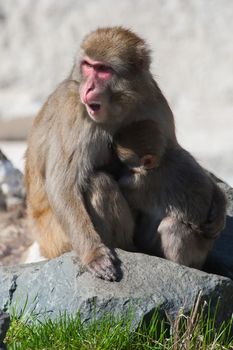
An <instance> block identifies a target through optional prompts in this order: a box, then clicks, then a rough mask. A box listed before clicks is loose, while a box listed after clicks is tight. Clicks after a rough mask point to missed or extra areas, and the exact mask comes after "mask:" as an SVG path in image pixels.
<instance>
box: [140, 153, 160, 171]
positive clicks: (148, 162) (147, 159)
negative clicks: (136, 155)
mask: <svg viewBox="0 0 233 350" xmlns="http://www.w3.org/2000/svg"><path fill="white" fill-rule="evenodd" d="M140 165H141V166H143V167H144V168H145V169H147V170H149V169H154V168H157V167H158V166H159V158H158V156H156V155H152V154H146V155H145V156H143V157H142V158H141V160H140Z"/></svg>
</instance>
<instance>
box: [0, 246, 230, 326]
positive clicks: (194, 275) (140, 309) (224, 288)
mask: <svg viewBox="0 0 233 350" xmlns="http://www.w3.org/2000/svg"><path fill="white" fill-rule="evenodd" d="M117 253H118V257H119V259H120V261H121V269H122V271H123V277H122V279H121V280H120V281H119V282H107V281H103V280H100V279H98V278H95V277H93V276H92V275H91V274H90V273H89V272H86V271H84V270H83V269H82V267H81V266H80V265H79V264H78V263H77V262H76V261H75V259H74V254H73V253H67V254H65V255H63V256H61V257H59V258H56V259H54V260H50V261H46V262H40V263H37V264H31V265H27V266H23V265H21V266H18V267H3V268H1V269H0V307H1V308H3V309H4V310H6V309H7V308H8V307H9V306H10V305H12V304H13V305H15V307H16V310H17V312H18V313H19V314H20V312H21V310H22V309H23V308H24V307H25V304H26V310H27V311H34V312H35V313H38V314H39V315H42V316H43V315H48V316H49V317H51V318H54V317H55V316H57V315H59V314H60V313H64V312H66V313H68V314H75V313H76V312H77V311H78V310H80V313H81V316H82V319H83V320H84V321H87V320H89V319H90V318H91V317H93V316H94V315H95V316H96V317H100V316H101V315H103V314H106V313H114V314H125V313H126V311H127V310H128V309H130V308H132V309H133V310H134V312H135V318H134V322H135V326H136V325H137V324H138V322H139V321H140V320H141V319H142V318H146V317H147V316H148V315H150V314H151V313H152V312H153V311H154V310H155V309H156V308H158V307H159V308H160V310H161V313H164V312H166V313H167V314H168V315H170V317H172V318H173V317H174V316H175V315H176V314H177V312H178V310H179V309H180V308H181V307H183V308H184V312H188V311H190V309H191V308H192V306H193V304H194V302H195V300H196V298H197V295H198V293H199V292H200V291H202V298H203V300H206V301H209V300H210V298H211V300H212V304H211V305H212V307H214V306H216V304H217V301H218V299H219V309H218V320H219V321H222V320H225V319H228V318H229V317H230V316H231V315H232V312H233V282H232V281H231V280H230V279H228V278H225V277H220V276H217V275H212V274H207V273H205V272H202V271H198V270H195V269H190V268H187V267H184V266H181V265H178V264H175V263H172V262H169V261H166V260H164V259H160V258H157V257H152V256H148V255H144V254H136V253H128V252H125V251H121V250H117ZM226 301H227V302H226Z"/></svg>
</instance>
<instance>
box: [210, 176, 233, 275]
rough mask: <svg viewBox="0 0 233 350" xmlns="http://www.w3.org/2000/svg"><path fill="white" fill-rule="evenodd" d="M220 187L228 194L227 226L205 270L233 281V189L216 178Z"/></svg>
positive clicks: (215, 245)
mask: <svg viewBox="0 0 233 350" xmlns="http://www.w3.org/2000/svg"><path fill="white" fill-rule="evenodd" d="M212 176H213V178H214V179H215V180H216V182H217V183H218V185H219V186H220V187H221V188H222V190H223V191H224V192H225V193H226V196H227V200H228V207H227V219H226V226H225V229H224V230H223V232H222V234H221V235H220V237H219V239H218V240H216V242H215V244H214V247H213V249H212V251H211V252H210V254H209V257H208V259H207V262H206V266H205V270H206V271H207V272H212V273H216V274H219V275H223V276H225V277H229V278H231V279H232V280H233V255H232V252H233V188H231V187H230V186H229V185H227V184H226V183H224V182H223V181H221V180H219V179H218V178H216V176H214V175H212Z"/></svg>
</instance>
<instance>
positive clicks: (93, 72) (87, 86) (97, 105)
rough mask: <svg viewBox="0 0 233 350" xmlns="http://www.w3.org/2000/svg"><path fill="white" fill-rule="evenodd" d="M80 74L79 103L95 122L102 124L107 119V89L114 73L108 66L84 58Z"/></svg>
mask: <svg viewBox="0 0 233 350" xmlns="http://www.w3.org/2000/svg"><path fill="white" fill-rule="evenodd" d="M81 74H82V82H81V84H80V97H81V101H82V103H83V104H84V105H85V107H86V109H87V112H88V114H89V116H90V117H91V118H92V119H93V120H94V121H95V122H99V123H101V122H104V121H105V120H106V118H107V106H108V103H107V95H108V94H107V88H108V86H109V85H110V82H111V79H112V76H113V74H114V71H113V69H112V68H111V67H110V66H108V65H106V64H104V63H102V62H99V61H93V60H92V59H90V58H89V57H86V58H85V59H84V60H83V61H82V62H81Z"/></svg>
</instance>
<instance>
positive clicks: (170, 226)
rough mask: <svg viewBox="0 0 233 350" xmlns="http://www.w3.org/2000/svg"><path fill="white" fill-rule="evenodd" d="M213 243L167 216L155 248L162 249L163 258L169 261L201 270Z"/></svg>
mask: <svg viewBox="0 0 233 350" xmlns="http://www.w3.org/2000/svg"><path fill="white" fill-rule="evenodd" d="M213 242H214V241H213V240H210V239H206V238H204V237H202V236H201V234H200V233H199V232H197V231H195V230H193V229H192V228H191V226H190V225H188V224H185V223H183V222H181V221H179V220H178V219H177V218H176V217H175V216H174V217H173V216H167V217H165V218H164V219H163V220H162V221H161V223H160V225H159V227H158V230H157V234H156V240H155V243H154V246H155V249H160V253H161V256H162V257H164V258H166V259H168V260H171V261H174V262H176V263H179V264H183V265H186V266H189V267H194V268H201V267H202V266H203V264H204V262H205V260H206V257H207V254H208V252H209V250H210V249H211V247H212V245H213Z"/></svg>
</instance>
